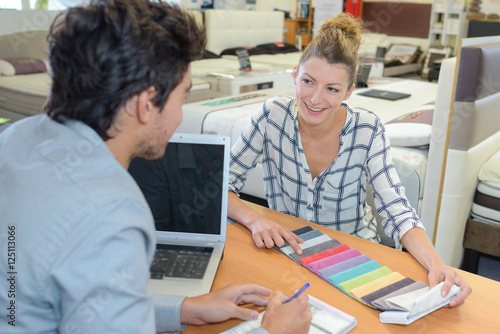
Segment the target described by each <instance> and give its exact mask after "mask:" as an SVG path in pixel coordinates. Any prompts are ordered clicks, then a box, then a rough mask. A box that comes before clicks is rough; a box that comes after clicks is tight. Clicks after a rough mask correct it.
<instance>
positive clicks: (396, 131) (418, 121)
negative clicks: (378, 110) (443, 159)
mask: <svg viewBox="0 0 500 334" xmlns="http://www.w3.org/2000/svg"><path fill="white" fill-rule="evenodd" d="M433 116H434V105H423V106H420V107H418V108H415V109H414V110H412V111H411V112H409V113H407V114H405V115H402V116H400V117H396V118H395V119H393V120H391V121H389V122H387V123H386V124H385V130H386V134H387V137H388V138H389V141H390V143H391V146H404V147H415V146H425V145H429V143H430V142H431V132H432V118H433Z"/></svg>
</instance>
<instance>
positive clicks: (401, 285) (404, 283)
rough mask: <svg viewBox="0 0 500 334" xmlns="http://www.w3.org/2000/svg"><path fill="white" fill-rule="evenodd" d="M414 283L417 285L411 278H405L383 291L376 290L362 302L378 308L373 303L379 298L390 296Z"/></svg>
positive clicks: (364, 297)
mask: <svg viewBox="0 0 500 334" xmlns="http://www.w3.org/2000/svg"><path fill="white" fill-rule="evenodd" d="M412 283H415V281H414V280H413V279H411V278H410V277H405V278H403V279H402V280H399V281H397V282H394V283H392V284H389V285H387V286H385V287H383V288H381V289H378V290H375V291H373V292H371V293H369V294H367V295H365V296H362V297H361V300H362V301H364V302H365V303H367V304H370V305H372V306H373V307H375V308H378V307H377V306H376V305H373V304H372V302H373V301H375V300H377V299H379V298H382V297H385V296H387V295H388V294H390V293H392V292H395V291H397V290H399V289H401V288H404V287H405V286H408V285H410V284H412Z"/></svg>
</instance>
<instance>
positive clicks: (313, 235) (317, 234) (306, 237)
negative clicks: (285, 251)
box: [285, 230, 323, 246]
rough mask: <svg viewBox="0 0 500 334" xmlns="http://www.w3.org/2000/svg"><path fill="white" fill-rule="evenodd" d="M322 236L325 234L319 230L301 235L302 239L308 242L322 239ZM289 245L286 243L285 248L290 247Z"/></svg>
mask: <svg viewBox="0 0 500 334" xmlns="http://www.w3.org/2000/svg"><path fill="white" fill-rule="evenodd" d="M322 235H323V233H321V232H320V231H319V230H312V231H308V232H305V233H302V234H301V235H300V238H301V239H302V240H303V241H307V240H310V239H312V238H316V237H320V236H322ZM288 245H289V244H288V242H285V246H288Z"/></svg>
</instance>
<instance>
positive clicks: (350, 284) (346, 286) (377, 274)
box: [339, 267, 392, 292]
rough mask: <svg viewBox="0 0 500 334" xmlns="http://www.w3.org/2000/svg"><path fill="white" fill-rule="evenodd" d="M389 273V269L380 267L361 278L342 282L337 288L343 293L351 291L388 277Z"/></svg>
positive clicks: (390, 271)
mask: <svg viewBox="0 0 500 334" xmlns="http://www.w3.org/2000/svg"><path fill="white" fill-rule="evenodd" d="M390 273H392V270H391V269H389V268H388V267H381V268H378V269H375V270H372V271H370V272H368V273H366V274H363V275H361V276H358V277H355V278H352V279H350V280H348V281H345V282H342V283H340V284H339V287H340V288H341V289H343V290H344V291H345V292H347V291H351V290H352V289H355V288H357V287H360V286H362V285H365V284H367V283H369V282H372V281H374V280H376V279H379V278H381V277H383V276H386V275H389V274H390Z"/></svg>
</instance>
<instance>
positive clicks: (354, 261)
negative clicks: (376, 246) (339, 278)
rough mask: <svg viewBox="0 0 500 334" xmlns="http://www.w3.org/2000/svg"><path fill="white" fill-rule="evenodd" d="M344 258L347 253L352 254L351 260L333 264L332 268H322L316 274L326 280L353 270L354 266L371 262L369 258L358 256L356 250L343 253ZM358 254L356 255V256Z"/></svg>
mask: <svg viewBox="0 0 500 334" xmlns="http://www.w3.org/2000/svg"><path fill="white" fill-rule="evenodd" d="M343 253H344V254H343V255H344V256H345V255H348V254H347V253H351V254H352V258H350V259H347V260H345V261H342V262H339V263H337V264H334V265H332V266H329V267H326V268H323V269H320V270H318V272H317V274H318V275H319V276H320V277H321V278H323V279H324V280H327V279H328V277H330V276H333V275H335V274H338V273H340V272H343V271H345V270H347V269H351V268H354V267H356V266H359V265H360V264H363V263H366V262H369V261H371V260H372V259H370V257H369V256H368V255H366V254H359V252H358V250H357V249H350V250H348V251H345V252H343ZM356 253H358V255H356ZM349 255H350V254H349Z"/></svg>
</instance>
